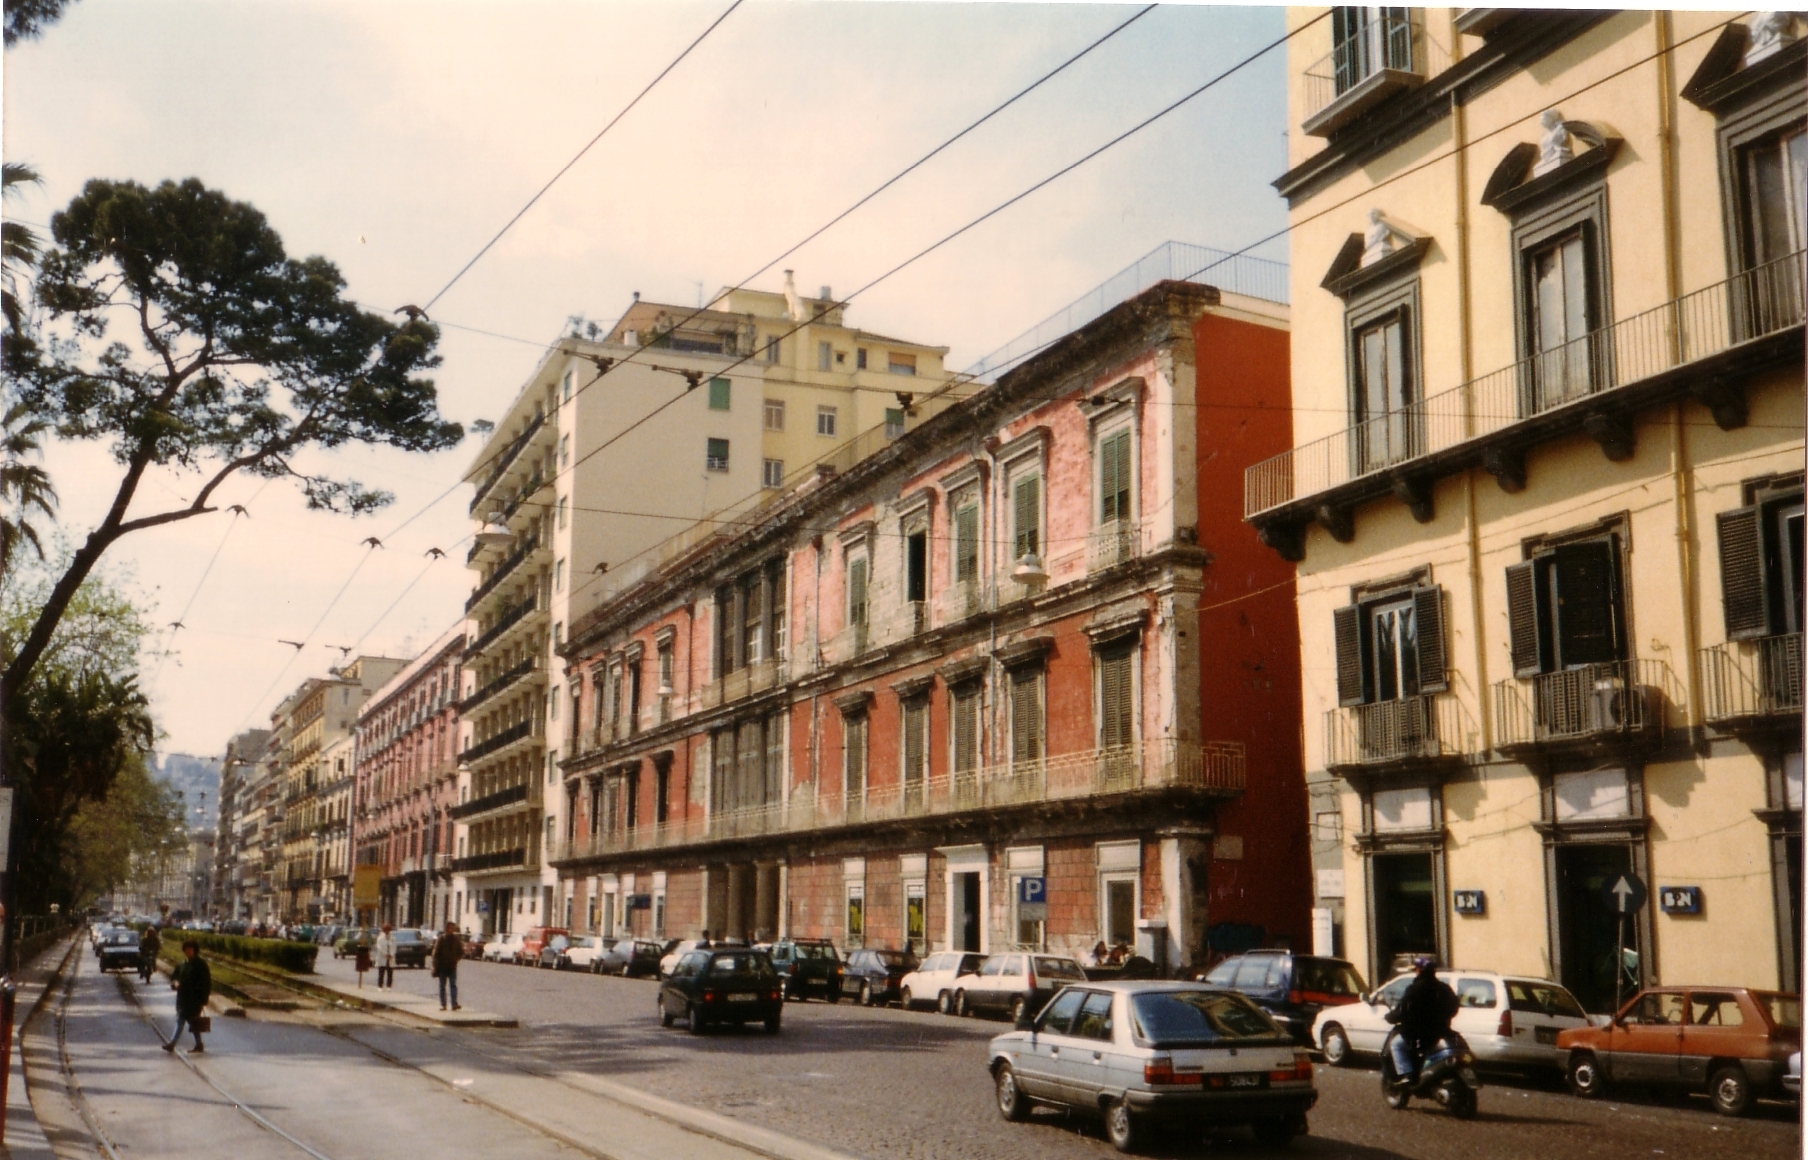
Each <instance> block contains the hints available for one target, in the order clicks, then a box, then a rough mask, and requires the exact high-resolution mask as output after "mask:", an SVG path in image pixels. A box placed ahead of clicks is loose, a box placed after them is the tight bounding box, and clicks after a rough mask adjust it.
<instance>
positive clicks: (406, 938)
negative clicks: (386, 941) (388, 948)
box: [389, 930, 422, 943]
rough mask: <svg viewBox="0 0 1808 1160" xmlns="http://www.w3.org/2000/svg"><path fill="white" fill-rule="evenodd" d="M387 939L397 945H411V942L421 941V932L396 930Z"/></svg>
mask: <svg viewBox="0 0 1808 1160" xmlns="http://www.w3.org/2000/svg"><path fill="white" fill-rule="evenodd" d="M389 937H390V938H391V939H394V940H395V941H396V942H399V943H411V942H421V941H422V939H421V932H420V931H418V930H398V931H396V932H395V933H394V934H392V935H390V936H389Z"/></svg>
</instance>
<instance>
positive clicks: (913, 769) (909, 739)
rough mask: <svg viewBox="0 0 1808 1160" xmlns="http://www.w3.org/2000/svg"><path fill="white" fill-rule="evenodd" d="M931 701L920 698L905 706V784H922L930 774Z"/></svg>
mask: <svg viewBox="0 0 1808 1160" xmlns="http://www.w3.org/2000/svg"><path fill="white" fill-rule="evenodd" d="M928 724H929V703H928V702H927V701H924V700H921V699H918V700H914V701H911V702H910V703H908V704H906V705H905V706H904V784H905V785H907V786H921V785H922V784H923V781H924V779H925V778H926V777H927V776H928V773H929V769H928V757H929V752H928V748H929V739H928V737H927V734H928V732H929V730H928V728H927V726H928Z"/></svg>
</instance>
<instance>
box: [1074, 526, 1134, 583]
mask: <svg viewBox="0 0 1808 1160" xmlns="http://www.w3.org/2000/svg"><path fill="white" fill-rule="evenodd" d="M1141 531H1142V529H1140V528H1138V527H1137V526H1136V524H1135V522H1134V521H1132V520H1112V521H1111V522H1110V523H1105V524H1100V525H1099V526H1098V527H1096V528H1094V529H1093V530H1092V531H1091V533H1090V534H1088V535H1087V537H1086V571H1088V572H1103V571H1104V570H1105V569H1107V568H1115V567H1117V566H1118V565H1119V564H1122V563H1124V562H1125V561H1126V560H1134V559H1136V557H1137V556H1138V555H1139V554H1140V549H1141V546H1142V535H1141Z"/></svg>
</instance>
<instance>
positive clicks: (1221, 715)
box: [1193, 314, 1312, 950]
mask: <svg viewBox="0 0 1808 1160" xmlns="http://www.w3.org/2000/svg"><path fill="white" fill-rule="evenodd" d="M1193 340H1194V344H1195V346H1196V348H1197V352H1198V355H1197V364H1196V365H1197V368H1198V389H1197V393H1196V396H1195V399H1196V402H1197V404H1198V405H1197V406H1196V407H1195V413H1196V415H1197V437H1198V441H1199V443H1198V447H1199V459H1198V485H1199V543H1200V545H1201V546H1202V547H1204V548H1205V549H1206V550H1208V551H1209V552H1211V553H1212V563H1211V565H1210V566H1209V567H1208V568H1206V570H1205V589H1204V592H1203V593H1202V594H1201V597H1200V613H1199V624H1198V633H1199V642H1200V650H1201V651H1200V660H1201V664H1200V675H1199V694H1200V700H1201V703H1202V705H1203V706H1204V718H1205V721H1204V724H1205V735H1206V736H1207V737H1222V738H1227V739H1229V740H1234V741H1241V742H1243V744H1244V745H1245V746H1246V747H1247V756H1248V763H1249V765H1248V769H1249V788H1248V790H1247V791H1246V792H1245V793H1244V795H1243V796H1242V798H1240V799H1239V800H1238V801H1236V802H1234V803H1232V804H1230V805H1227V806H1225V807H1223V808H1222V809H1221V810H1220V811H1219V814H1218V819H1219V833H1220V834H1221V835H1232V836H1238V837H1241V838H1242V839H1243V857H1242V859H1241V860H1237V861H1231V860H1220V859H1214V860H1213V861H1212V863H1211V866H1210V868H1209V870H1208V872H1207V890H1208V892H1209V903H1208V906H1209V915H1210V922H1211V925H1212V926H1217V925H1218V924H1220V923H1247V924H1249V925H1251V926H1259V927H1262V928H1264V937H1263V939H1262V941H1263V942H1264V943H1265V944H1267V945H1273V944H1274V943H1276V942H1278V941H1283V940H1289V941H1291V943H1292V945H1293V946H1295V947H1297V948H1300V949H1302V950H1304V949H1309V948H1310V947H1311V945H1312V929H1311V908H1312V883H1311V873H1312V870H1311V866H1312V857H1311V846H1310V843H1309V841H1308V834H1307V829H1306V827H1307V820H1306V811H1307V806H1306V780H1305V768H1304V759H1303V757H1302V755H1301V748H1300V727H1301V726H1300V712H1301V698H1300V651H1299V650H1300V641H1299V613H1298V606H1297V604H1296V602H1295V585H1294V568H1293V565H1292V564H1289V563H1288V562H1286V561H1285V560H1283V559H1281V558H1280V556H1279V555H1278V554H1277V553H1276V552H1274V551H1273V550H1271V549H1269V548H1266V547H1264V546H1263V545H1262V543H1261V542H1260V541H1259V540H1257V539H1256V533H1255V529H1254V528H1252V527H1250V526H1249V525H1248V524H1246V523H1244V522H1243V469H1244V468H1245V467H1247V466H1249V465H1250V464H1253V463H1258V462H1260V461H1261V460H1263V459H1266V458H1268V457H1269V456H1271V455H1276V454H1278V453H1280V452H1282V451H1285V450H1286V449H1287V448H1289V447H1291V446H1293V420H1292V415H1291V411H1290V408H1291V404H1292V394H1291V388H1290V385H1289V380H1288V373H1289V372H1288V367H1289V363H1288V352H1287V343H1288V335H1287V332H1286V331H1285V330H1279V329H1275V328H1273V327H1265V326H1257V325H1254V324H1251V323H1247V322H1240V321H1237V320H1235V319H1228V318H1223V317H1219V316H1216V315H1211V314H1207V315H1205V316H1203V317H1201V318H1200V319H1199V320H1198V322H1197V323H1195V324H1194V327H1193Z"/></svg>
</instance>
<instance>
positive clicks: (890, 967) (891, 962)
mask: <svg viewBox="0 0 1808 1160" xmlns="http://www.w3.org/2000/svg"><path fill="white" fill-rule="evenodd" d="M916 965H917V960H916V956H915V955H913V954H911V953H910V952H909V951H886V950H858V951H852V952H850V953H849V954H848V957H847V962H846V963H844V964H842V967H841V994H842V997H843V998H854V999H857V1000H859V1002H860V1005H861V1006H862V1007H871V1006H872V1005H873V1004H874V1003H877V1004H879V1006H881V1007H883V1006H885V1005H886V1004H887V1003H890V1002H892V1001H893V1000H894V999H896V998H897V997H898V996H899V994H900V993H901V992H900V990H899V987H900V984H901V983H902V982H903V980H904V976H905V975H908V974H909V973H910V972H911V971H912V970H913V969H914V968H915V967H916Z"/></svg>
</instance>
